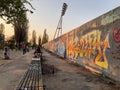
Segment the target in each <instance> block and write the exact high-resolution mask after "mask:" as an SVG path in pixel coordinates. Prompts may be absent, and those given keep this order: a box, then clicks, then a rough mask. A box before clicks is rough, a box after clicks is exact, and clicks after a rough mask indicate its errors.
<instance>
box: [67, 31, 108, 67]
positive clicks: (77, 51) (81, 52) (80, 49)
mask: <svg viewBox="0 0 120 90" xmlns="http://www.w3.org/2000/svg"><path fill="white" fill-rule="evenodd" d="M108 38H109V35H108V34H107V35H106V37H105V38H104V39H103V40H101V32H100V31H99V30H95V31H93V32H90V33H88V34H86V35H84V36H82V37H81V38H80V39H79V41H78V43H76V41H70V42H69V44H68V56H69V58H70V59H72V60H75V59H76V58H77V57H78V56H79V57H80V58H82V57H87V58H88V59H91V58H92V59H93V60H94V63H95V64H96V65H98V66H100V67H102V68H106V69H107V68H108V63H107V59H106V55H105V51H106V49H107V48H110V46H109V42H108ZM78 45H79V46H78ZM92 56H94V58H93V57H92Z"/></svg>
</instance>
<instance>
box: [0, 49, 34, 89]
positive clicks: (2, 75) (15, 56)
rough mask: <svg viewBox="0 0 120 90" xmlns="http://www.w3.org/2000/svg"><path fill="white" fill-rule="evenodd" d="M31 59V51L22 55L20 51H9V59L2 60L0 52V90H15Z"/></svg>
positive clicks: (1, 52) (0, 52)
mask: <svg viewBox="0 0 120 90" xmlns="http://www.w3.org/2000/svg"><path fill="white" fill-rule="evenodd" d="M32 57H33V51H30V52H29V53H26V54H25V55H22V51H10V59H9V60H5V59H4V58H3V51H0V90H16V87H17V85H18V84H19V82H20V80H21V78H22V77H23V75H24V73H25V71H26V70H27V68H28V66H29V64H30V62H31V60H32Z"/></svg>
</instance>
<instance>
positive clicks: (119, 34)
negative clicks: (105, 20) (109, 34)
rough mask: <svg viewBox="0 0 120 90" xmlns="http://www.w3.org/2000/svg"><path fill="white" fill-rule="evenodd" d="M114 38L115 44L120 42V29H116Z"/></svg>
mask: <svg viewBox="0 0 120 90" xmlns="http://www.w3.org/2000/svg"><path fill="white" fill-rule="evenodd" d="M113 38H114V40H115V42H117V43H119V42H120V29H117V28H116V29H114V31H113Z"/></svg>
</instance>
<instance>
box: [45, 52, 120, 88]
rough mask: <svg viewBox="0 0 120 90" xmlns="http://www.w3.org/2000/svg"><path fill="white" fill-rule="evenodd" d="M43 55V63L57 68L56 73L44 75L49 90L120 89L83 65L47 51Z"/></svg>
mask: <svg viewBox="0 0 120 90" xmlns="http://www.w3.org/2000/svg"><path fill="white" fill-rule="evenodd" d="M43 56H44V57H43V59H44V60H43V64H45V65H48V66H52V67H54V68H55V69H56V70H57V71H55V72H54V74H52V73H48V71H47V73H44V75H43V84H44V86H45V87H46V88H47V89H48V90H120V88H118V87H116V86H115V85H112V84H107V83H106V82H105V81H103V80H102V79H100V78H99V77H98V76H96V75H94V74H93V73H91V72H89V71H88V70H86V69H84V68H83V67H80V66H77V65H73V64H70V63H67V62H66V61H65V60H63V59H60V58H58V57H57V56H55V55H53V54H50V53H48V52H46V51H44V53H43ZM43 70H44V69H43ZM44 72H45V71H44Z"/></svg>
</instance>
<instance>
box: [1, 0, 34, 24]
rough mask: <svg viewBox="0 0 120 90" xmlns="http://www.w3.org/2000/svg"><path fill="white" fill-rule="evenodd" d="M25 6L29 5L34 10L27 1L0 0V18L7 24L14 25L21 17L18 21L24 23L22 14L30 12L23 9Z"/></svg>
mask: <svg viewBox="0 0 120 90" xmlns="http://www.w3.org/2000/svg"><path fill="white" fill-rule="evenodd" d="M25 4H29V5H30V6H31V8H32V9H34V8H33V7H32V5H31V3H30V2H29V1H28V0H0V17H1V18H2V19H4V20H5V21H6V22H7V23H11V24H14V23H15V21H18V20H17V19H18V17H21V20H20V19H19V20H20V21H22V22H23V21H24V19H25V18H24V15H23V13H24V12H27V11H28V12H31V13H33V12H32V11H31V10H30V9H28V8H26V7H25Z"/></svg>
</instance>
